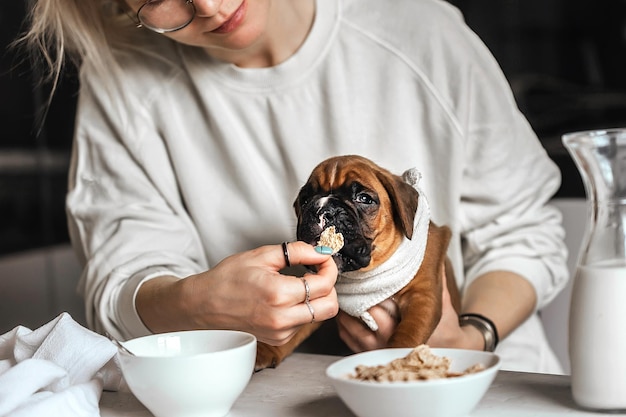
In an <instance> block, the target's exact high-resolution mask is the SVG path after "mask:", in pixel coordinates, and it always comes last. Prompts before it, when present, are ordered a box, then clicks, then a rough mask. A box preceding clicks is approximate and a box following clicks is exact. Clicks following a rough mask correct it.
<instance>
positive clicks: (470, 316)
mask: <svg viewBox="0 0 626 417" xmlns="http://www.w3.org/2000/svg"><path fill="white" fill-rule="evenodd" d="M459 325H460V326H461V327H463V326H467V325H471V326H474V327H475V328H476V329H478V331H479V332H481V333H482V335H483V338H484V339H485V347H484V350H485V351H487V352H493V351H494V350H496V347H497V346H498V343H499V342H500V338H499V337H498V329H496V326H495V324H493V322H492V321H491V320H489V319H488V318H487V317H485V316H483V315H481V314H475V313H467V314H461V315H460V316H459Z"/></svg>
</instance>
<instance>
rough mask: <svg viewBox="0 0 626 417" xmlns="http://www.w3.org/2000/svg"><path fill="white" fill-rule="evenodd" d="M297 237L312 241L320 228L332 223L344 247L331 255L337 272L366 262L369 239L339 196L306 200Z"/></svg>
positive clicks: (369, 257) (353, 269) (367, 262)
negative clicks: (342, 240) (340, 236)
mask: <svg viewBox="0 0 626 417" xmlns="http://www.w3.org/2000/svg"><path fill="white" fill-rule="evenodd" d="M300 213H301V218H300V221H299V222H298V229H297V237H298V240H302V241H305V242H307V243H310V244H312V245H316V244H317V241H318V240H319V238H320V234H321V233H322V231H324V229H326V228H328V227H330V226H335V230H336V231H337V232H339V233H341V234H343V238H344V242H345V243H344V247H343V248H342V249H341V250H340V251H339V252H338V253H336V254H335V255H334V258H335V263H336V264H337V268H338V269H339V272H347V271H355V270H357V269H361V268H363V267H365V266H367V265H369V263H370V259H371V243H372V242H371V239H368V238H366V237H364V235H363V231H362V230H361V227H360V222H359V219H358V216H357V214H356V212H355V211H354V210H351V209H350V207H349V206H348V205H347V204H345V203H343V202H342V201H341V200H340V199H337V198H333V197H332V196H326V197H321V198H318V199H317V200H313V201H310V202H308V203H307V204H306V205H305V206H304V207H302V210H301V211H300Z"/></svg>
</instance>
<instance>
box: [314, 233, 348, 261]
mask: <svg viewBox="0 0 626 417" xmlns="http://www.w3.org/2000/svg"><path fill="white" fill-rule="evenodd" d="M343 243H344V242H343V235H342V234H341V233H337V232H336V231H335V226H330V227H327V228H326V229H324V231H323V232H322V234H321V235H320V240H319V241H318V242H317V246H326V247H328V248H331V249H332V250H333V255H334V254H336V253H337V252H339V251H340V250H341V248H343Z"/></svg>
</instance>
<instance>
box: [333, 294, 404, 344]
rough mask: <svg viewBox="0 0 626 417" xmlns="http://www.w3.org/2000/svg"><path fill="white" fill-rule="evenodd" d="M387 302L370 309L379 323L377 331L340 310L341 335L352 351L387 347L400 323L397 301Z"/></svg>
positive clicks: (338, 323) (338, 319)
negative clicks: (387, 303) (388, 303)
mask: <svg viewBox="0 0 626 417" xmlns="http://www.w3.org/2000/svg"><path fill="white" fill-rule="evenodd" d="M386 302H387V301H385V302H383V303H381V305H377V306H374V307H372V308H370V309H369V310H368V312H369V313H370V314H371V315H372V317H373V318H374V320H375V321H376V324H378V330H377V331H375V332H374V331H372V330H370V329H369V328H368V327H367V326H366V325H365V323H363V321H362V320H361V319H360V318H357V317H352V316H350V315H348V314H347V313H345V312H340V313H339V314H338V315H337V325H338V328H339V336H340V337H341V339H342V340H343V341H344V342H345V343H346V345H347V346H348V347H349V348H350V349H351V350H352V351H354V352H364V351H367V350H373V349H381V348H384V347H387V343H388V342H389V338H390V337H391V335H392V334H393V332H394V331H395V329H396V326H397V324H398V319H397V307H396V306H395V303H394V302H393V301H392V300H389V302H390V303H393V305H391V306H390V305H386V304H384V303H386Z"/></svg>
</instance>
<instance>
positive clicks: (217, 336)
mask: <svg viewBox="0 0 626 417" xmlns="http://www.w3.org/2000/svg"><path fill="white" fill-rule="evenodd" d="M124 346H126V347H127V348H128V349H129V350H130V351H131V352H133V353H134V354H135V355H136V356H131V355H129V354H127V353H125V352H123V351H121V350H120V351H119V352H118V358H119V359H120V365H121V368H122V373H123V375H124V379H125V380H126V383H127V384H128V386H129V388H130V390H131V391H132V393H133V394H134V395H135V396H136V397H137V399H138V400H139V401H141V403H142V404H143V405H144V406H146V408H148V410H150V411H151V412H152V414H154V415H155V416H156V417H195V416H203V417H223V416H225V415H226V414H228V412H229V411H230V409H231V407H232V406H233V404H234V403H235V401H236V400H237V398H238V397H239V396H240V395H241V393H242V392H243V390H244V389H245V387H246V386H247V384H248V382H250V378H251V376H252V373H253V372H254V362H255V358H256V338H255V337H254V336H253V335H251V334H248V333H244V332H238V331H229V330H193V331H184V332H173V333H163V334H155V335H151V336H145V337H140V338H137V339H132V340H128V341H126V342H124Z"/></svg>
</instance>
